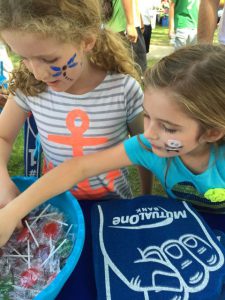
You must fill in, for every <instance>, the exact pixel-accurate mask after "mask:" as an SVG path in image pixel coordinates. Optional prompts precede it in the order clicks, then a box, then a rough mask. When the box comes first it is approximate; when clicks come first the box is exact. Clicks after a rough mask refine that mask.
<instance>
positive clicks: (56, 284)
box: [12, 176, 85, 300]
mask: <svg viewBox="0 0 225 300" xmlns="http://www.w3.org/2000/svg"><path fill="white" fill-rule="evenodd" d="M37 179H38V178H37V177H32V176H31V177H23V176H14V177H12V180H13V181H14V182H15V184H16V183H17V182H18V181H21V180H22V181H23V182H25V183H27V185H28V186H29V185H31V184H32V183H34V182H35V181H36V180H37ZM63 194H65V195H66V197H67V198H69V199H71V200H72V201H71V203H72V205H73V206H74V208H75V210H76V212H77V223H78V224H79V226H78V230H77V234H76V247H73V250H72V252H71V253H70V255H69V257H68V258H67V261H66V264H65V265H64V267H63V268H62V269H61V271H60V272H59V274H58V275H57V276H56V277H55V279H54V280H53V281H52V282H51V283H50V284H49V285H48V286H47V287H46V288H45V289H44V290H42V291H41V292H40V293H39V294H38V295H37V296H36V297H35V298H34V299H35V300H41V299H47V298H48V299H53V298H50V296H52V295H54V298H55V297H56V296H57V294H58V293H59V292H60V290H61V288H62V287H63V285H62V281H63V282H64V283H65V282H66V281H65V274H66V280H67V279H68V278H69V276H70V274H71V273H72V271H73V270H74V268H75V267H76V264H77V262H78V260H79V258H80V255H81V252H82V249H83V245H84V238H85V223H84V216H83V212H82V210H81V207H80V205H79V203H78V201H77V199H76V198H75V197H74V196H73V195H72V194H71V193H70V192H69V191H67V192H65V193H63ZM53 198H54V197H53ZM48 201H49V200H48ZM71 266H74V267H73V268H72V270H71ZM56 291H57V292H56Z"/></svg>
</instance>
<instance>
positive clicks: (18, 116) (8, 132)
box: [0, 96, 27, 207]
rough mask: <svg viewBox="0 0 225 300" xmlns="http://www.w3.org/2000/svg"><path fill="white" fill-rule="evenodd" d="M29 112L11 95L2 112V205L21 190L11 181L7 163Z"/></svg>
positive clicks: (0, 161)
mask: <svg viewBox="0 0 225 300" xmlns="http://www.w3.org/2000/svg"><path fill="white" fill-rule="evenodd" d="M26 117H27V114H26V113H25V112H24V111H23V110H22V109H21V108H20V107H19V106H18V105H17V104H16V102H15V101H14V100H13V99H12V96H9V98H8V100H7V102H6V104H5V106H4V109H3V111H2V112H1V113H0V191H1V192H0V207H3V206H4V205H6V204H7V203H8V202H9V201H10V200H12V199H14V198H15V197H16V196H17V195H18V193H19V191H18V189H17V188H16V186H15V184H14V183H13V182H12V181H11V178H10V175H9V173H8V169H7V163H8V161H9V157H10V154H11V151H12V147H13V143H14V141H15V139H16V137H17V135H18V133H19V130H20V128H21V127H22V126H23V123H24V122H25V119H26Z"/></svg>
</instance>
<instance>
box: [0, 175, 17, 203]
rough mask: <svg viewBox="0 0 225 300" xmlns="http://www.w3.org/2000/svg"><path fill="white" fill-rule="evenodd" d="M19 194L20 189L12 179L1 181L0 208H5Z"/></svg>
mask: <svg viewBox="0 0 225 300" xmlns="http://www.w3.org/2000/svg"><path fill="white" fill-rule="evenodd" d="M19 194H20V191H19V190H18V188H17V187H16V185H15V183H14V182H13V181H12V180H11V179H8V180H4V182H3V180H2V181H0V208H3V207H4V206H5V205H6V204H8V203H9V202H10V201H11V200H13V199H14V198H16V197H17V196H18V195H19Z"/></svg>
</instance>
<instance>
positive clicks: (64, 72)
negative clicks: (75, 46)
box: [50, 53, 78, 81]
mask: <svg viewBox="0 0 225 300" xmlns="http://www.w3.org/2000/svg"><path fill="white" fill-rule="evenodd" d="M76 56H77V54H76V53H75V54H74V55H73V56H72V57H71V58H70V59H69V60H68V62H67V63H66V65H63V66H62V67H61V68H60V67H57V66H50V68H51V70H52V71H55V72H56V73H54V74H53V75H52V76H53V77H59V76H61V75H63V77H64V78H65V79H66V80H69V81H72V80H73V79H72V78H70V77H68V76H67V69H71V68H75V67H76V66H77V64H78V63H77V62H75V58H76Z"/></svg>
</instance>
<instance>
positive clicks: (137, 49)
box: [103, 0, 147, 74]
mask: <svg viewBox="0 0 225 300" xmlns="http://www.w3.org/2000/svg"><path fill="white" fill-rule="evenodd" d="M105 1H106V2H110V1H111V6H112V16H111V18H110V19H109V20H107V22H106V27H107V28H109V29H111V30H112V31H114V32H118V33H120V34H121V35H123V36H126V38H127V40H128V41H129V43H130V44H129V46H130V49H131V56H132V58H133V60H134V61H135V62H136V64H137V68H138V71H139V73H140V74H143V73H144V71H145V69H146V66H147V57H146V52H145V41H144V37H143V34H142V31H141V30H142V29H143V27H144V24H143V23H142V19H141V15H140V10H139V6H138V0H103V3H104V2H105ZM103 13H104V10H103Z"/></svg>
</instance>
